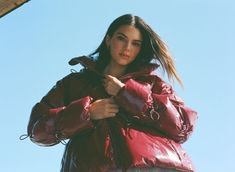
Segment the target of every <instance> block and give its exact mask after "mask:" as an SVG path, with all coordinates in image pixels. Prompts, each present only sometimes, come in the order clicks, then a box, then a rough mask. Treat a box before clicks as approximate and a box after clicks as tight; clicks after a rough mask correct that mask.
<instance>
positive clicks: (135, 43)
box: [132, 42, 141, 47]
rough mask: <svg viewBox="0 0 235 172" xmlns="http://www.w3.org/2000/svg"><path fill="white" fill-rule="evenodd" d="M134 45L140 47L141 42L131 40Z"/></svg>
mask: <svg viewBox="0 0 235 172" xmlns="http://www.w3.org/2000/svg"><path fill="white" fill-rule="evenodd" d="M132 44H133V45H134V46H135V47H141V43H140V42H133V43H132Z"/></svg>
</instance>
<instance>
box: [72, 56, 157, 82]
mask: <svg viewBox="0 0 235 172" xmlns="http://www.w3.org/2000/svg"><path fill="white" fill-rule="evenodd" d="M79 63H80V64H81V65H82V66H83V67H85V68H87V69H89V70H91V71H92V72H94V73H96V74H97V75H99V76H102V77H103V74H101V73H100V72H99V71H97V69H96V62H95V61H94V60H92V59H91V58H89V57H87V56H80V57H75V58H72V59H71V60H70V61H69V64H70V65H71V66H74V65H77V64H79ZM158 67H159V65H158V64H156V63H150V64H149V65H148V66H145V67H140V68H139V69H138V71H134V72H131V73H127V74H125V75H123V76H122V77H121V78H120V79H127V78H130V77H135V76H143V75H149V74H150V73H151V72H153V71H154V70H155V69H157V68H158Z"/></svg>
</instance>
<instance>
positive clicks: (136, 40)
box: [106, 25, 143, 66]
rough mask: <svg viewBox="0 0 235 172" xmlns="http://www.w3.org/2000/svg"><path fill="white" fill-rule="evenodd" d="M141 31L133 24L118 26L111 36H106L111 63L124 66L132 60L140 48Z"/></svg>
mask: <svg viewBox="0 0 235 172" xmlns="http://www.w3.org/2000/svg"><path fill="white" fill-rule="evenodd" d="M142 39H143V38H142V35H141V32H140V31H139V30H138V29H137V28H136V27H134V26H130V25H123V26H121V27H119V28H118V29H117V30H116V32H114V34H113V35H112V37H109V36H107V37H106V45H107V47H108V48H109V50H110V54H111V63H113V64H117V65H121V66H126V65H128V64H130V63H131V62H133V61H134V60H135V58H136V56H137V55H138V53H139V52H140V50H141V46H142Z"/></svg>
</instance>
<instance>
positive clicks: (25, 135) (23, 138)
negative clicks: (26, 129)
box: [19, 134, 29, 140]
mask: <svg viewBox="0 0 235 172" xmlns="http://www.w3.org/2000/svg"><path fill="white" fill-rule="evenodd" d="M28 137H29V135H28V134H22V135H21V136H20V137H19V139H20V140H25V139H27V138H28Z"/></svg>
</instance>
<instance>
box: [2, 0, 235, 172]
mask: <svg viewBox="0 0 235 172" xmlns="http://www.w3.org/2000/svg"><path fill="white" fill-rule="evenodd" d="M126 13H133V14H135V15H139V16H140V17H142V18H143V19H144V20H145V21H146V22H147V23H148V24H149V25H150V26H152V28H153V29H154V30H155V31H156V32H157V33H158V34H159V35H160V36H161V37H162V39H163V40H164V41H165V42H166V43H167V45H168V46H169V49H170V51H171V53H172V55H173V56H174V57H175V61H176V65H177V68H178V71H179V74H180V75H181V78H182V80H183V81H184V89H181V88H180V87H179V86H178V85H177V84H176V85H175V90H176V91H177V92H178V94H179V95H180V96H181V97H182V98H183V99H184V100H185V102H186V104H187V105H188V106H190V107H191V108H193V109H195V110H196V111H198V116H199V118H198V122H197V126H196V130H195V131H194V133H193V135H192V136H191V137H190V139H189V140H188V141H187V142H186V143H185V144H183V147H184V148H185V149H186V150H187V152H188V154H189V156H190V157H191V158H192V160H193V162H194V165H195V166H196V168H197V171H198V172H221V171H235V166H234V162H235V157H234V154H235V137H234V136H235V134H234V131H235V129H234V127H235V125H234V121H235V112H234V111H233V108H234V106H235V105H234V97H235V93H234V88H235V77H234V63H235V60H234V57H235V56H234V55H235V53H234V39H235V22H234V16H235V2H234V1H233V0H230V1H229V0H178V1H172V0H164V1H163V0H162V1H160V0H112V1H111V0H97V1H94V0H86V1H78V0H70V1H61V0H50V1H48V0H40V1H33V0H32V1H30V2H29V3H27V4H25V5H23V6H22V7H20V8H18V9H16V10H15V11H13V12H12V13H10V14H8V15H6V16H5V17H3V18H1V19H0V75H1V81H0V107H1V110H0V117H1V118H0V119H1V120H0V131H1V136H0V137H1V141H0V142H1V144H0V145H1V146H0V153H1V156H0V164H1V165H0V171H1V172H3V171H7V172H8V171H9V172H16V171H17V172H32V171H33V172H41V171H45V172H58V171H59V169H60V161H61V158H62V154H63V151H64V146H63V145H61V144H58V145H56V146H53V147H40V146H37V145H35V144H33V143H32V142H30V140H29V139H26V140H24V141H20V140H19V139H18V138H19V136H20V135H21V134H24V133H26V127H27V123H28V119H29V115H30V112H31V108H32V107H33V106H34V104H35V103H36V102H38V101H39V100H40V99H41V98H42V96H44V95H45V94H46V93H47V92H48V91H49V89H50V88H51V87H52V86H53V85H54V84H55V82H56V81H57V80H59V79H61V78H62V77H64V76H65V75H67V74H69V73H70V69H71V67H70V66H69V65H68V63H67V62H68V61H69V59H70V58H72V57H75V56H80V55H86V54H89V53H90V52H92V51H93V50H94V49H95V48H96V47H97V46H98V45H99V44H100V42H101V40H102V38H103V36H104V34H105V32H106V29H107V27H108V26H109V24H110V23H111V22H112V21H113V20H114V19H115V18H116V17H118V16H120V15H123V14H126ZM75 69H77V70H79V67H78V66H77V67H75Z"/></svg>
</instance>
